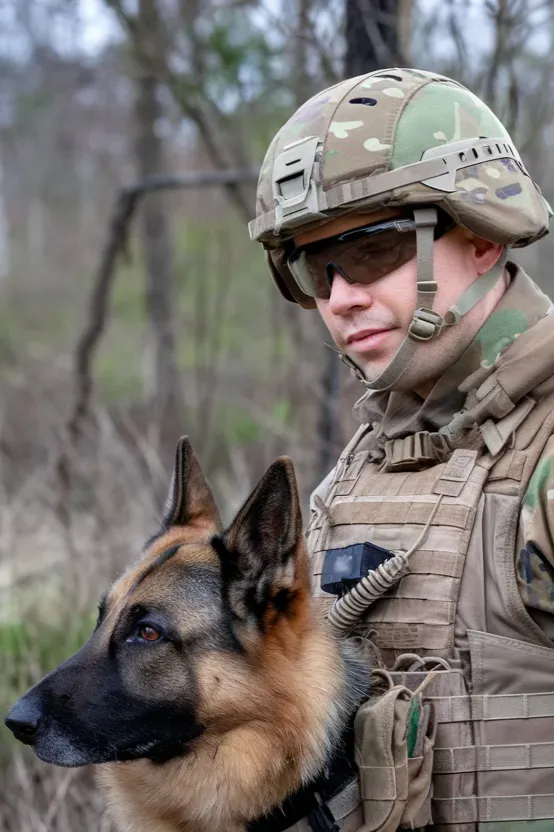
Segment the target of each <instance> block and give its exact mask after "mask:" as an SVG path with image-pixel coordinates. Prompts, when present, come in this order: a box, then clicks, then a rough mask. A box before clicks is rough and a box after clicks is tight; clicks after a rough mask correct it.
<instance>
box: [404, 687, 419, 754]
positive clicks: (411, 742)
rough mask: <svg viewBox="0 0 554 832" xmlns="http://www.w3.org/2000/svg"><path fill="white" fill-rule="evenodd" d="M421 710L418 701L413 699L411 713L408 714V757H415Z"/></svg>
mask: <svg viewBox="0 0 554 832" xmlns="http://www.w3.org/2000/svg"><path fill="white" fill-rule="evenodd" d="M420 713H421V709H420V707H419V703H418V701H417V699H412V704H411V705H410V712H409V714H408V735H407V738H406V746H407V749H408V757H413V756H414V751H415V746H416V742H417V728H418V725H419V715H420Z"/></svg>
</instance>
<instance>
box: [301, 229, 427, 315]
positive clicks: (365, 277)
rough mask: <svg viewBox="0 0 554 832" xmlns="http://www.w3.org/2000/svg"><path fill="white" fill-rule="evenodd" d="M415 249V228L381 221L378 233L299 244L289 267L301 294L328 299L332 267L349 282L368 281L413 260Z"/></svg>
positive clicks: (363, 282)
mask: <svg viewBox="0 0 554 832" xmlns="http://www.w3.org/2000/svg"><path fill="white" fill-rule="evenodd" d="M384 225H385V227H384V228H383V226H384ZM371 230H372V229H370V231H371ZM376 230H377V229H376ZM416 252H417V243H416V234H415V230H409V231H399V230H398V229H397V228H395V227H394V224H393V223H391V225H390V227H388V228H387V227H386V224H385V223H383V224H381V226H380V229H379V231H378V233H373V234H372V233H368V234H367V235H363V236H360V235H358V236H357V237H356V238H355V239H352V240H337V239H332V238H331V239H330V240H326V241H322V242H318V243H315V244H309V245H306V246H303V247H302V248H298V249H296V250H295V251H294V252H293V253H292V254H291V256H290V257H289V259H288V267H289V270H290V272H291V273H292V275H293V277H294V279H295V280H296V282H297V283H298V285H299V287H300V289H301V290H302V291H303V292H304V294H306V295H309V296H310V297H312V298H323V299H328V298H329V296H330V294H331V285H332V277H333V273H334V272H335V271H338V272H340V274H341V275H343V276H344V277H345V278H346V280H348V282H349V283H361V284H363V285H369V284H371V283H373V282H374V281H376V280H379V279H380V278H382V277H385V275H387V274H390V272H392V271H394V270H395V269H398V268H400V267H401V266H403V265H404V264H405V263H407V262H408V261H409V260H412V259H413V258H414V257H415V256H416Z"/></svg>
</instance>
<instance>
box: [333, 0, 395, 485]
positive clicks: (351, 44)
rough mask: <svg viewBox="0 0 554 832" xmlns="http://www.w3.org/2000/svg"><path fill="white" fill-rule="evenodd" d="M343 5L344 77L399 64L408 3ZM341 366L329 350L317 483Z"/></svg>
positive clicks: (357, 0) (336, 428)
mask: <svg viewBox="0 0 554 832" xmlns="http://www.w3.org/2000/svg"><path fill="white" fill-rule="evenodd" d="M345 3H346V9H345V12H346V27H345V28H346V54H345V56H344V72H345V77H354V76H356V75H362V74H363V73H365V72H372V71H373V70H376V69H384V68H386V67H392V66H397V65H398V64H402V59H401V56H400V46H399V40H402V41H403V43H402V47H403V48H404V46H405V42H406V40H407V38H406V34H405V33H406V29H407V26H408V25H409V13H410V0H345ZM399 30H400V33H401V36H400V37H399ZM341 366H342V365H341V363H340V361H338V359H337V356H336V354H335V353H334V352H332V351H331V350H328V351H327V355H326V358H325V364H324V366H323V368H322V374H321V391H322V399H321V409H320V413H319V420H318V428H317V436H318V442H317V447H318V452H317V459H318V464H317V476H318V478H319V479H322V478H323V477H324V476H325V475H326V474H327V473H328V472H329V470H330V469H331V467H332V465H333V463H334V461H335V460H336V448H337V447H338V446H341V445H342V440H341V436H340V406H339V402H340V395H341V378H342V374H341Z"/></svg>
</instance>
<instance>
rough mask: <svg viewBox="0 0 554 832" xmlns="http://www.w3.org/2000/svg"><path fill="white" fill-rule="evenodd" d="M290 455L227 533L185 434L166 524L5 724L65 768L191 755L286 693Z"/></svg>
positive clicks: (296, 545)
mask: <svg viewBox="0 0 554 832" xmlns="http://www.w3.org/2000/svg"><path fill="white" fill-rule="evenodd" d="M301 525H302V523H301V513H300V507H299V499H298V493H297V487H296V481H295V476H294V471H293V467H292V463H291V462H290V460H288V459H286V458H282V459H280V460H278V461H277V462H275V463H274V464H273V465H272V466H271V467H270V468H269V469H268V471H267V472H266V474H265V476H264V477H263V479H262V480H261V482H260V483H259V484H258V486H257V487H256V489H255V490H254V491H253V493H252V494H251V496H250V498H249V499H248V500H247V502H246V503H245V505H244V506H243V507H242V509H241V510H240V511H239V513H238V515H237V516H236V518H235V519H234V521H233V522H232V523H231V525H230V526H229V528H227V529H226V530H222V528H221V523H220V519H219V514H218V511H217V508H216V506H215V502H214V499H213V496H212V493H211V491H210V489H209V486H208V485H207V483H206V480H205V478H204V475H203V473H202V471H201V468H200V466H199V464H198V462H197V460H196V458H195V456H194V453H193V451H192V448H191V446H190V443H189V442H188V439H186V438H183V439H181V440H180V442H179V444H178V448H177V454H176V464H175V470H174V473H173V480H172V487H171V492H170V498H169V499H168V503H167V506H166V510H165V512H164V520H163V525H162V529H161V530H160V532H159V533H158V534H157V535H155V536H154V537H153V538H152V539H151V540H150V541H149V542H148V544H147V545H146V547H145V550H144V552H143V554H142V556H141V558H140V559H139V560H138V562H137V563H136V564H134V565H133V566H132V567H131V568H130V569H128V570H127V572H125V574H123V575H122V576H121V577H120V578H119V579H118V580H117V581H116V582H115V584H114V585H113V586H112V587H111V589H110V591H109V592H108V593H107V594H106V596H105V598H104V599H103V600H102V601H101V603H100V606H99V616H98V623H97V626H96V629H95V631H94V633H93V634H92V636H91V638H90V639H89V641H88V642H87V643H86V644H85V645H84V646H83V647H82V648H81V649H80V650H79V651H78V652H77V653H75V654H74V655H73V656H71V658H69V659H68V660H67V661H65V662H64V663H63V664H62V665H60V667H58V668H57V669H56V670H54V671H52V672H51V673H49V674H48V675H47V676H46V677H45V678H44V679H42V681H40V682H39V683H38V684H37V685H35V686H34V687H33V688H31V689H30V690H29V691H28V692H27V693H26V694H25V695H24V696H23V697H22V698H21V699H19V700H18V702H16V704H15V705H14V706H13V708H12V709H11V711H10V712H9V714H8V716H7V718H6V724H7V726H8V727H9V728H10V729H11V730H12V731H13V733H14V734H15V736H16V737H17V738H18V739H20V740H21V741H22V742H24V743H26V744H29V745H31V746H32V747H33V749H34V751H35V753H36V754H37V756H38V757H40V758H41V759H42V760H45V761H46V762H50V763H55V764H57V765H64V766H79V765H84V764H88V763H104V762H110V761H120V760H133V759H138V758H148V759H150V760H153V761H155V762H164V761H166V760H169V759H171V758H174V757H177V756H181V755H183V754H186V753H187V751H189V750H190V749H191V748H193V747H194V745H195V742H198V741H199V737H200V736H201V735H203V734H204V733H206V732H216V733H217V732H224V731H227V730H231V729H232V728H234V727H237V726H240V725H241V724H243V723H246V722H247V721H248V719H251V718H252V716H251V715H252V713H253V712H254V713H256V714H257V716H258V718H259V717H260V716H261V717H262V718H263V715H264V714H265V716H266V717H267V719H268V720H269V721H271V719H272V718H274V717H272V710H273V709H274V707H275V704H274V697H275V696H285V697H286V696H287V690H286V688H287V667H288V666H289V664H290V662H294V660H295V656H297V655H298V643H299V641H300V640H301V639H302V637H303V634H304V633H305V632H306V628H308V629H309V627H310V624H309V619H308V617H307V616H308V614H309V609H310V602H309V574H308V564H307V559H306V554H305V550H304V547H303V543H302V529H301Z"/></svg>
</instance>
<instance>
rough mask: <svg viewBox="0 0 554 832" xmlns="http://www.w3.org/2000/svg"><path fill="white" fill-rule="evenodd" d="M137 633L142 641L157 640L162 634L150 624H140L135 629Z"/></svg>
mask: <svg viewBox="0 0 554 832" xmlns="http://www.w3.org/2000/svg"><path fill="white" fill-rule="evenodd" d="M137 635H138V637H139V638H140V639H142V640H143V641H159V639H160V638H161V637H162V634H161V633H160V631H159V630H157V629H156V627H153V626H152V624H141V625H140V627H139V628H138V630H137Z"/></svg>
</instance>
